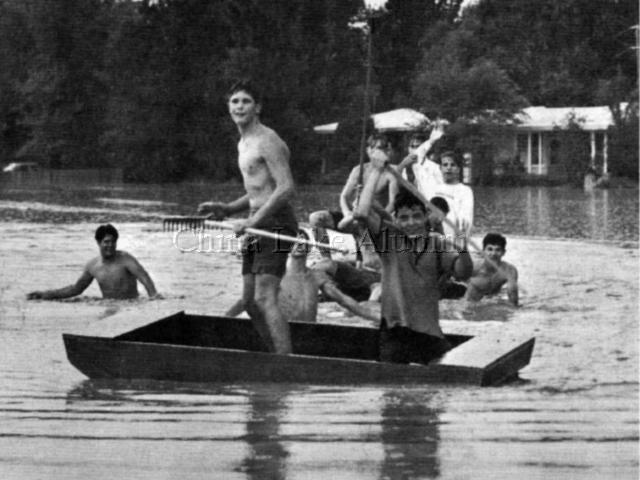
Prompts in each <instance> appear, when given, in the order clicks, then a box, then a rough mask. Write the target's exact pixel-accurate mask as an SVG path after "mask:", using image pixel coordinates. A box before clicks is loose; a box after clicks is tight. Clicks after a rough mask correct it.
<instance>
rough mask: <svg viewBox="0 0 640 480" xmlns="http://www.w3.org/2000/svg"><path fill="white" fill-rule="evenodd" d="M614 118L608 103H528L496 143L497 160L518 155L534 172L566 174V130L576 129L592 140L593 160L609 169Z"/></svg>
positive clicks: (594, 164) (604, 170)
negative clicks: (563, 150)
mask: <svg viewBox="0 0 640 480" xmlns="http://www.w3.org/2000/svg"><path fill="white" fill-rule="evenodd" d="M612 126H614V118H613V114H612V112H611V109H610V108H609V107H608V106H598V107H562V108H551V107H528V108H525V109H523V110H522V111H521V112H520V113H518V114H517V115H515V117H514V122H513V124H512V127H513V128H510V129H509V130H508V133H505V135H504V136H503V137H502V139H501V141H500V142H499V144H498V145H495V147H496V152H497V153H496V157H497V158H496V160H498V161H497V163H498V164H499V163H500V161H501V160H503V161H504V160H505V159H514V158H515V159H516V161H517V162H519V164H520V166H521V167H522V169H523V171H524V172H526V173H528V174H530V175H548V176H550V177H555V176H559V175H562V166H561V158H560V152H561V148H562V142H563V139H564V138H566V136H565V135H563V132H567V131H568V130H569V129H573V130H574V131H577V132H579V133H580V135H581V136H582V137H583V138H584V142H588V144H587V145H588V151H589V155H590V164H591V166H592V167H594V168H595V169H596V170H597V171H598V172H599V173H600V174H604V173H607V172H608V170H609V158H608V144H609V138H608V132H607V131H608V129H609V128H610V127H612Z"/></svg>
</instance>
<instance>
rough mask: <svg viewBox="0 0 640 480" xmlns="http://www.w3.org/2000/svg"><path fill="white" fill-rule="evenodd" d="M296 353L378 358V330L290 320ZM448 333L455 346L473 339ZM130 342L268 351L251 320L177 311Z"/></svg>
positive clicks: (132, 334)
mask: <svg viewBox="0 0 640 480" xmlns="http://www.w3.org/2000/svg"><path fill="white" fill-rule="evenodd" d="M289 325H290V328H291V343H292V346H293V353H296V354H300V355H314V356H321V357H334V358H336V357H337V358H350V359H359V360H376V359H377V355H378V330H377V329H374V328H367V327H352V326H343V325H335V324H326V323H303V322H289ZM471 338H472V337H471V336H468V335H447V340H449V342H450V343H451V344H452V345H453V346H454V348H455V347H456V346H458V345H460V344H462V343H464V342H466V341H467V340H469V339H471ZM114 340H118V341H127V342H143V343H158V344H170V345H184V346H194V347H209V348H227V349H235V350H247V351H251V352H264V351H267V350H266V348H265V346H264V344H263V342H262V341H261V339H260V336H259V335H258V332H257V331H256V329H255V328H254V327H253V325H252V323H251V320H248V319H243V318H229V317H218V316H208V315H192V314H187V313H184V312H178V313H176V314H174V315H171V316H169V317H166V318H163V319H160V320H158V321H156V322H153V323H150V324H148V325H145V326H143V327H140V328H137V329H135V330H131V331H129V332H126V333H123V334H121V335H118V336H116V337H114Z"/></svg>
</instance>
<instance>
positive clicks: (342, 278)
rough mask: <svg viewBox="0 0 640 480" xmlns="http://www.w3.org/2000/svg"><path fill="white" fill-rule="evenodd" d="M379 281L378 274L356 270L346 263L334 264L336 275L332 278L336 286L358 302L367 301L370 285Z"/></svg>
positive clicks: (360, 269)
mask: <svg viewBox="0 0 640 480" xmlns="http://www.w3.org/2000/svg"><path fill="white" fill-rule="evenodd" d="M380 279H381V276H380V273H378V272H374V271H372V270H365V269H362V268H356V267H354V266H353V265H351V264H349V263H346V262H336V273H335V275H334V276H333V280H334V281H335V283H336V286H337V287H338V288H339V289H340V290H341V291H342V292H344V293H346V294H347V295H349V296H350V297H352V298H353V299H354V300H356V301H358V302H363V301H365V300H368V299H369V295H371V285H373V284H374V283H376V282H379V281H380Z"/></svg>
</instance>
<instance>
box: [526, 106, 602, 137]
mask: <svg viewBox="0 0 640 480" xmlns="http://www.w3.org/2000/svg"><path fill="white" fill-rule="evenodd" d="M515 118H516V121H517V122H518V123H517V125H516V128H517V129H518V130H534V131H547V130H554V129H556V128H567V127H568V126H569V124H570V122H571V120H572V119H573V121H574V122H577V123H578V125H579V126H580V128H581V129H582V130H587V131H593V130H606V129H607V128H609V127H610V126H612V125H614V120H613V115H612V114H611V110H610V109H609V107H607V106H600V107H562V108H549V107H527V108H525V109H523V110H522V111H521V112H520V113H518V114H517V115H516V116H515Z"/></svg>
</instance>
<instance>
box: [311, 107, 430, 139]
mask: <svg viewBox="0 0 640 480" xmlns="http://www.w3.org/2000/svg"><path fill="white" fill-rule="evenodd" d="M371 118H372V119H373V126H374V128H375V129H376V130H377V131H379V132H410V131H413V130H419V129H422V128H424V127H425V126H426V125H427V124H429V123H430V122H431V120H429V118H428V117H427V116H426V115H423V114H422V113H420V112H418V111H416V110H413V109H411V108H398V109H396V110H389V111H388V112H381V113H374V114H373V115H371ZM337 128H338V122H334V123H327V124H324V125H318V126H315V127H313V131H314V132H315V133H318V134H321V135H330V134H333V133H336V130H337Z"/></svg>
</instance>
